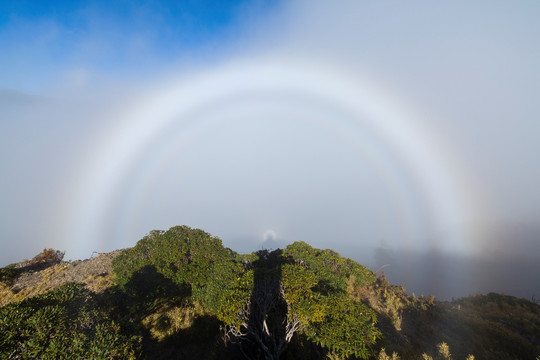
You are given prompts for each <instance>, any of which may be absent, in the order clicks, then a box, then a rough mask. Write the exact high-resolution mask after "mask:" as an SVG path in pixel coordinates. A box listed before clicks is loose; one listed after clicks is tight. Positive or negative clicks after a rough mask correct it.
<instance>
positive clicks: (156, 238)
mask: <svg viewBox="0 0 540 360" xmlns="http://www.w3.org/2000/svg"><path fill="white" fill-rule="evenodd" d="M62 259H63V254H62V253H61V252H60V251H55V250H52V249H46V250H44V251H43V252H42V253H41V254H38V255H36V257H34V258H33V259H31V260H25V261H22V262H20V263H17V264H12V265H9V266H7V267H4V268H2V269H0V306H1V307H0V335H1V336H0V357H2V358H6V359H27V358H28V359H29V358H40V359H57V358H65V359H81V358H96V359H105V358H106V359H110V358H115V359H126V358H132V359H136V358H143V359H169V358H187V359H238V358H248V359H259V358H260V359H278V358H281V359H344V358H350V359H354V358H364V359H397V358H401V359H430V358H435V359H439V358H440V359H450V358H453V359H466V358H467V359H472V358H477V359H505V358H512V359H535V358H537V357H538V356H539V355H540V336H539V334H540V305H538V304H537V303H535V302H532V301H528V300H525V299H518V298H515V297H512V296H506V295H501V294H494V293H490V294H487V295H476V296H470V297H465V298H460V299H457V300H453V301H451V302H440V301H436V300H435V298H434V297H423V296H422V297H416V296H409V295H407V294H406V292H405V289H404V288H403V287H402V286H395V285H391V284H390V283H389V282H388V281H387V280H386V278H385V276H384V274H383V273H381V274H377V273H375V272H373V271H371V270H369V269H368V268H366V267H365V266H363V265H361V264H358V263H356V262H354V261H353V260H350V259H348V258H345V257H342V256H340V255H339V254H338V253H336V252H334V251H333V250H330V249H325V250H321V249H315V248H313V247H311V246H310V245H309V244H307V243H305V242H295V243H293V244H291V245H289V246H287V247H285V248H284V249H276V250H273V251H270V250H261V251H257V252H255V253H251V254H238V253H236V252H235V251H233V250H231V249H228V248H225V247H223V245H222V243H221V240H220V239H219V238H217V237H215V236H212V235H210V234H208V233H206V232H204V231H202V230H199V229H191V228H189V227H187V226H177V227H173V228H171V229H169V230H168V231H161V230H154V231H151V232H150V233H149V234H148V235H147V236H145V237H144V238H143V239H141V240H140V241H139V242H138V243H137V244H136V246H134V247H132V248H128V249H123V250H116V251H113V252H111V253H102V254H96V255H95V256H93V257H92V258H90V259H86V260H82V261H81V260H79V261H71V262H66V261H63V260H62ZM450 353H451V354H452V355H450Z"/></svg>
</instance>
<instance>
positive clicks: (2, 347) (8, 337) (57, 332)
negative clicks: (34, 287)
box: [0, 283, 138, 359]
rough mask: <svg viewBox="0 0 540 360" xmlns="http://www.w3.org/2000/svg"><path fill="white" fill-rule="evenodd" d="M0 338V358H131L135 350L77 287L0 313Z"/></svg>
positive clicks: (58, 290) (87, 293)
mask: <svg viewBox="0 0 540 360" xmlns="http://www.w3.org/2000/svg"><path fill="white" fill-rule="evenodd" d="M0 334H2V336H1V337H0V358H2V359H8V358H9V359H135V358H136V354H137V347H138V345H137V342H138V340H137V338H134V337H127V336H125V335H122V333H121V331H120V326H119V325H118V324H117V323H115V322H114V321H112V320H110V319H109V316H108V314H106V313H104V312H102V311H100V310H99V307H98V306H97V303H96V299H95V295H94V294H93V293H92V292H90V291H88V290H86V289H85V288H84V286H83V285H81V284H75V283H68V284H66V285H63V286H61V287H58V288H56V289H54V290H53V291H50V292H48V293H45V294H43V295H38V296H35V297H32V298H28V299H26V300H23V301H21V302H19V303H11V304H8V305H6V306H4V307H2V308H0Z"/></svg>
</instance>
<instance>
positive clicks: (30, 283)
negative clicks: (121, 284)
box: [0, 250, 121, 306]
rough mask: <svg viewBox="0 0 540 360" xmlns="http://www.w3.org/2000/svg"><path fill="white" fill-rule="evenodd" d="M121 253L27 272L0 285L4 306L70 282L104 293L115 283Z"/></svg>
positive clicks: (117, 252)
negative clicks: (114, 268) (114, 264)
mask: <svg viewBox="0 0 540 360" xmlns="http://www.w3.org/2000/svg"><path fill="white" fill-rule="evenodd" d="M120 253H121V250H115V251H112V252H110V253H100V254H98V255H97V256H95V257H92V258H90V259H86V260H77V261H71V262H65V261H63V262H61V263H59V264H56V265H52V266H49V267H47V268H45V269H40V270H38V271H32V270H29V271H23V272H21V274H19V276H18V277H17V278H16V279H15V280H14V282H13V283H12V284H11V285H10V286H9V285H5V284H0V306H3V305H5V304H7V303H10V302H14V301H21V300H23V299H25V298H27V297H30V296H35V295H38V294H43V293H45V292H47V291H49V290H51V289H54V288H56V287H58V286H61V285H63V284H66V283H68V282H78V283H83V284H85V285H86V287H87V288H88V289H89V290H91V291H93V292H96V293H100V292H102V291H103V290H105V289H106V288H108V287H109V286H111V285H112V283H113V278H112V260H113V259H114V258H115V257H117V256H118V255H119V254H120Z"/></svg>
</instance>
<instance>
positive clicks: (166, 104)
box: [65, 59, 474, 251]
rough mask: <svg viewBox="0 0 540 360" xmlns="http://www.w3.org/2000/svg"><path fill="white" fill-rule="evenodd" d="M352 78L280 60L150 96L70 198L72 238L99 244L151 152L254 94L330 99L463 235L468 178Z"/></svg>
mask: <svg viewBox="0 0 540 360" xmlns="http://www.w3.org/2000/svg"><path fill="white" fill-rule="evenodd" d="M349 75H350V74H347V73H346V72H340V71H336V70H335V69H330V68H328V67H325V66H320V65H316V64H311V65H310V64H306V63H294V62H291V61H286V62H285V61H279V60H275V59H274V60H267V61H248V62H244V63H239V62H234V63H231V64H229V65H226V66H222V67H219V68H216V69H213V70H209V71H205V72H200V73H196V74H195V75H192V76H181V77H179V78H178V79H177V80H175V81H169V82H168V84H167V85H166V86H162V87H160V88H159V89H157V90H155V91H152V92H150V93H149V94H146V95H145V97H144V98H143V99H141V101H140V102H138V103H136V104H133V106H131V107H130V108H129V109H123V111H122V112H121V113H120V114H118V115H116V116H115V119H114V120H113V121H112V124H113V125H112V127H111V128H110V129H109V130H108V133H107V134H106V135H105V137H104V138H103V139H101V140H100V141H99V145H98V146H96V148H95V150H94V151H93V155H92V156H91V158H90V159H89V161H88V163H87V164H85V165H84V167H83V168H82V171H81V173H80V176H79V178H78V180H77V186H76V188H77V189H78V190H77V192H76V193H75V192H73V193H71V194H70V197H71V198H72V200H71V205H70V209H69V213H70V219H69V222H68V223H67V226H68V229H67V233H66V234H65V238H66V239H75V238H77V239H78V241H81V242H82V243H85V244H88V243H92V242H95V241H98V240H97V239H98V238H99V236H100V235H99V228H100V226H101V224H102V223H103V221H104V219H103V216H105V215H104V214H105V213H106V211H104V210H105V209H106V208H107V207H108V206H109V201H110V199H112V198H114V193H115V191H116V189H118V187H119V186H121V184H122V182H123V181H125V179H124V177H125V176H126V174H127V173H128V172H129V169H130V168H131V167H132V166H134V164H135V163H136V162H137V158H138V156H140V152H141V150H142V149H143V148H144V147H145V145H147V144H148V142H150V141H152V139H154V138H155V137H157V136H159V135H160V134H161V133H162V132H163V131H166V130H165V129H167V127H169V126H170V125H171V124H172V123H175V122H178V121H183V120H184V119H186V118H188V117H189V116H190V115H192V114H193V113H194V112H197V111H198V110H200V109H204V108H205V107H209V106H213V104H215V103H217V102H220V101H224V99H225V100H226V99H228V98H231V97H235V96H236V95H238V94H240V95H242V94H252V93H278V94H279V93H281V94H302V96H308V97H312V98H314V99H324V101H325V102H327V103H330V104H332V106H333V107H335V108H339V109H344V110H345V111H346V112H347V113H349V114H352V115H353V116H355V117H357V118H358V121H359V122H360V121H361V122H362V123H363V124H367V125H369V127H370V128H372V129H374V130H375V131H376V132H377V133H378V134H380V136H381V138H384V142H386V143H388V144H392V147H394V148H395V149H397V150H398V151H399V152H400V154H401V157H402V158H403V159H405V161H406V163H407V164H406V166H407V168H409V170H410V171H411V173H412V174H414V175H415V179H416V181H418V182H419V184H418V185H417V187H418V188H420V189H422V191H423V197H424V198H425V199H427V201H428V202H429V210H430V211H432V212H434V213H433V214H431V215H432V220H433V221H435V222H440V224H439V225H441V227H444V224H453V225H456V226H457V227H458V229H459V225H460V224H463V223H464V222H466V219H467V218H468V215H469V212H474V211H473V210H472V208H473V204H471V203H470V202H469V200H468V194H469V190H468V189H467V184H464V181H463V179H462V177H461V174H460V171H458V170H456V169H455V168H453V165H452V164H453V162H452V161H449V160H448V157H447V154H446V153H445V151H444V150H443V148H441V147H440V146H439V145H440V144H438V140H437V139H436V138H435V137H434V135H433V134H432V133H430V132H429V131H427V130H426V128H425V127H423V126H422V124H421V123H420V122H419V121H418V119H415V118H414V116H412V115H411V114H410V113H411V111H409V110H408V109H407V108H406V107H405V106H404V105H403V104H399V102H398V101H397V100H396V99H395V98H392V97H390V96H388V94H387V93H383V92H381V91H380V90H378V89H377V88H376V87H375V86H373V83H370V82H367V81H362V80H361V79H358V78H357V77H351V76H349ZM328 121H332V120H331V119H329V120H328ZM81 189H82V190H81ZM81 235H82V236H83V238H81ZM471 236H472V235H471V234H468V233H466V231H465V230H463V231H462V232H461V233H457V234H456V235H455V236H454V241H455V243H454V244H453V245H452V246H453V247H454V249H455V250H457V251H464V250H467V249H466V248H467V247H468V244H470V243H471V241H472V239H471Z"/></svg>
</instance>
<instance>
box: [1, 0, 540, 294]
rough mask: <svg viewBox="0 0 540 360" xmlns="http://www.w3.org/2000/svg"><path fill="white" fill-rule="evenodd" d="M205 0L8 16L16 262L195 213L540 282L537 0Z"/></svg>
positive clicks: (446, 284) (7, 108) (418, 276)
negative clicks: (447, 0) (437, 0)
mask: <svg viewBox="0 0 540 360" xmlns="http://www.w3.org/2000/svg"><path fill="white" fill-rule="evenodd" d="M190 6H192V8H190V7H189V6H188V7H186V8H185V9H179V8H175V7H174V6H172V5H168V4H166V3H159V4H158V3H152V2H148V3H145V4H143V5H140V6H132V7H129V8H127V9H120V8H118V7H109V6H107V5H105V4H100V3H99V2H98V3H95V4H93V5H91V6H90V5H89V6H77V5H72V7H71V8H65V9H63V10H62V11H59V10H57V11H56V12H55V11H52V10H51V9H48V8H46V7H45V8H43V9H39V11H38V12H37V15H36V12H35V11H33V10H32V9H29V8H24V6H21V7H20V8H17V7H14V6H11V7H10V6H7V5H6V8H5V9H3V10H5V11H0V12H2V13H3V14H6V15H4V16H3V17H2V18H1V19H0V45H1V46H2V49H4V51H3V53H5V54H6V56H3V57H2V59H0V66H1V69H2V70H1V72H2V77H1V78H2V80H1V82H0V157H1V161H0V172H1V174H2V176H1V177H0V195H1V199H2V202H1V207H0V209H1V212H2V214H1V215H2V216H1V217H0V229H1V236H2V252H1V253H0V265H6V264H9V263H11V262H16V261H20V260H21V259H23V258H30V257H32V256H34V255H35V254H37V253H38V252H39V251H41V250H42V249H43V248H44V247H54V248H58V249H60V250H63V251H66V258H68V259H79V258H88V257H90V256H91V255H92V253H93V252H94V251H98V252H104V251H111V250H113V249H117V248H124V247H130V246H133V245H134V244H135V243H136V241H137V240H139V239H140V238H142V237H143V236H144V235H145V234H146V233H148V232H149V231H150V230H152V229H168V228H169V227H171V226H174V225H180V224H185V225H188V226H191V227H198V228H202V229H204V230H206V231H208V232H210V233H212V234H214V235H216V236H219V237H220V238H222V239H223V242H224V244H225V246H228V247H231V248H233V249H234V250H237V251H240V252H249V251H254V250H257V249H260V248H262V247H273V248H275V247H283V246H286V244H288V243H291V242H294V241H297V240H302V241H306V242H308V243H309V244H311V245H312V246H314V247H319V248H332V249H335V250H337V251H338V252H340V253H341V254H342V255H343V256H347V257H350V258H353V259H355V260H357V261H360V262H361V263H363V264H366V265H368V266H370V267H371V268H372V269H373V270H377V269H379V268H380V267H381V266H384V268H383V269H384V271H385V274H386V275H387V276H388V278H389V280H390V281H391V282H393V283H397V284H402V285H404V286H405V287H406V288H407V290H408V291H409V292H411V293H412V292H414V293H416V294H417V295H419V294H422V293H423V294H425V295H430V294H434V295H436V296H437V297H439V298H441V299H449V298H451V297H459V296H464V295H468V294H475V293H485V292H490V291H497V292H503V293H507V294H510V295H516V296H521V297H526V298H530V297H531V296H533V295H536V296H538V294H539V293H540V289H539V288H538V285H537V284H539V283H540V277H539V275H538V274H540V271H538V270H540V269H538V265H537V263H538V261H537V259H538V258H540V248H539V246H540V245H539V244H540V235H539V234H540V225H539V224H538V219H540V191H539V190H538V186H537V184H539V183H540V162H539V161H538V159H537V157H538V156H537V155H538V154H540V142H539V141H538V139H537V138H538V134H539V133H540V121H539V119H540V108H539V107H538V104H537V99H536V96H535V95H536V94H538V93H539V92H540V69H539V68H538V66H537V64H538V63H540V44H539V43H538V41H537V39H538V37H539V35H540V24H538V21H537V19H538V17H539V15H540V14H539V12H540V7H539V6H537V5H536V4H535V3H534V2H521V3H519V4H512V5H511V6H510V5H508V4H506V3H504V2H487V1H486V2H477V3H474V4H470V3H468V2H464V1H463V2H461V1H458V2H452V3H451V4H433V3H430V2H427V1H414V2H412V3H407V4H402V3H399V2H393V1H384V2H378V3H371V2H359V1H343V2H339V3H335V2H334V3H327V2H324V1H309V2H308V1H296V2H293V3H282V2H278V3H275V4H270V3H267V2H264V1H262V2H239V3H236V2H235V3H234V4H233V3H231V5H222V6H219V7H211V6H207V5H190ZM198 6H199V7H198ZM124 13H125V14H127V15H125V16H124V15H122V14H124ZM142 14H145V15H144V16H142ZM179 19H183V20H184V21H179ZM22 39H27V40H25V41H22ZM388 265H389V266H388Z"/></svg>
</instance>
